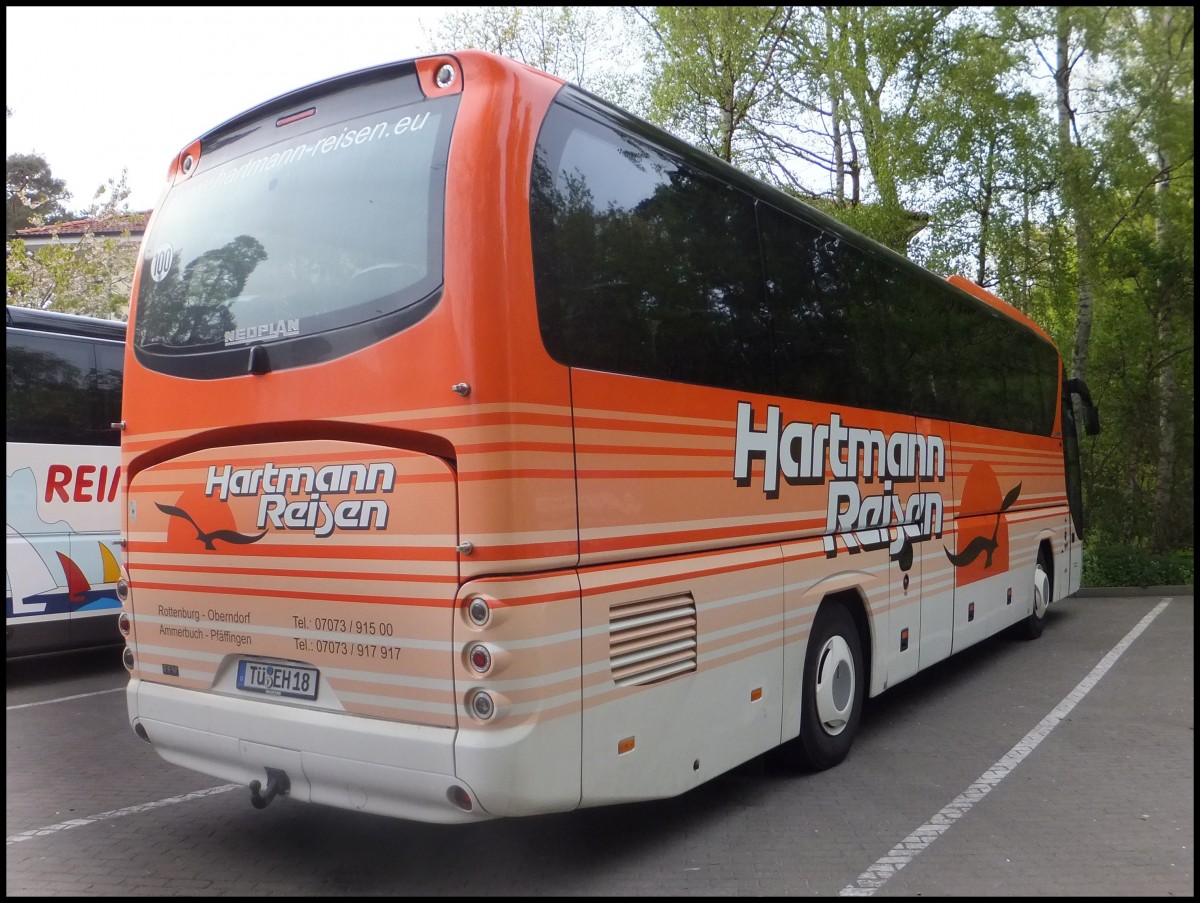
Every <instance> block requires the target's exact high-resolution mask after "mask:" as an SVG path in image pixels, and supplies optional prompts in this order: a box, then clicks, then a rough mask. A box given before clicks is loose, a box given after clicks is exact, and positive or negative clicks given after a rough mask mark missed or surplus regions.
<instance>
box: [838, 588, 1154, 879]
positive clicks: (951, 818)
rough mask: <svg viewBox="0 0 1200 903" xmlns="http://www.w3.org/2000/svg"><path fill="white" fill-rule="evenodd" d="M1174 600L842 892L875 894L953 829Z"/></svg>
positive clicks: (1146, 619)
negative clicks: (965, 785)
mask: <svg viewBox="0 0 1200 903" xmlns="http://www.w3.org/2000/svg"><path fill="white" fill-rule="evenodd" d="M1170 603H1171V600H1170V599H1163V600H1162V601H1161V602H1159V603H1158V605H1156V606H1155V607H1154V609H1153V610H1152V611H1151V612H1150V613H1149V614H1148V615H1146V616H1145V617H1144V618H1142V620H1141V621H1139V622H1138V623H1137V626H1135V627H1134V628H1133V629H1132V630H1131V631H1129V633H1127V634H1125V637H1124V639H1122V640H1121V642H1119V643H1117V645H1115V646H1114V647H1113V648H1112V649H1111V650H1110V651H1109V653H1108V655H1106V656H1104V658H1102V659H1100V662H1099V664H1097V665H1096V667H1095V668H1093V669H1092V671H1091V673H1090V674H1088V676H1087V677H1085V678H1084V679H1083V680H1081V681H1080V682H1079V683H1078V685H1076V687H1075V689H1074V690H1072V691H1071V692H1070V693H1068V694H1067V695H1066V696H1065V697H1064V698H1063V701H1062V702H1060V703H1059V704H1058V705H1057V706H1056V707H1055V709H1054V711H1052V712H1051V713H1050V714H1049V715H1047V716H1046V717H1045V718H1043V719H1042V721H1041V723H1040V724H1038V726H1037V727H1035V728H1034V729H1033V730H1032V731H1030V732H1029V733H1028V734H1026V735H1025V736H1024V738H1022V739H1021V741H1020V742H1019V743H1018V744H1017V745H1016V746H1014V747H1013V748H1012V749H1010V750H1009V751H1008V753H1007V754H1006V755H1005V756H1004V757H1003V758H1001V759H1000V761H998V762H997V763H996V764H995V765H993V766H992V767H991V768H989V769H988V770H987V771H985V772H984V773H983V774H981V775H980V776H979V777H978V778H977V779H976V780H975V783H974V784H972V785H971V786H970V787H968V788H967V789H966V790H964V791H963V792H962V793H961V794H960V795H959V796H958V797H957V798H955V799H954V801H953V802H951V803H950V804H949V805H948V806H946V807H945V808H944V809H942V811H941V812H938V813H937V814H936V815H934V816H933V818H931V819H930V820H929V821H927V822H926V823H925V824H923V825H921V826H920V827H919V828H917V829H916V830H915V831H913V832H912V833H911V834H909V835H908V836H907V837H906V838H904V840H902V841H900V843H899V844H897V845H896V846H895V847H893V848H892V850H891V852H889V853H888V854H887V855H886V856H884V857H882V858H881V859H878V860H876V862H875V864H874V865H872V866H871V867H870V868H869V869H867V870H866V871H865V872H863V873H862V874H861V875H859V876H858V881H857V882H855V883H854V884H850V885H847V886H846V887H843V888H842V890H841V892H840V893H839V896H842V897H869V896H871V895H873V894H874V893H875V891H877V890H879V888H881V887H883V885H884V884H885V883H886V882H887V880H888V879H889V878H891V877H892V875H894V874H896V872H898V871H900V869H902V868H904V867H905V866H906V865H908V864H909V863H910V862H912V861H913V860H914V859H916V858H917V856H919V855H920V854H921V853H922V852H924V850H925V849H926V848H927V847H928V846H929V845H930V844H931V843H933V842H934V841H935V840H937V839H938V838H939V837H941V836H942V835H943V834H945V833H946V832H947V831H949V830H950V828H951V827H952V826H953V825H954V823H955V822H956V821H957V820H958V819H960V818H962V817H963V816H964V815H966V814H967V813H968V812H969V811H970V810H971V808H972V807H973V806H974V805H975V804H976V803H977V802H979V801H980V800H981V799H983V798H984V797H985V796H987V795H988V793H989V792H991V790H992V788H993V787H995V786H996V785H997V784H999V783H1000V782H1001V781H1002V780H1004V778H1005V777H1006V776H1007V775H1008V774H1009V773H1010V772H1011V771H1012V770H1013V769H1015V768H1016V767H1017V766H1018V765H1020V764H1021V762H1022V761H1023V760H1024V759H1025V757H1026V756H1028V755H1029V754H1030V753H1031V752H1033V751H1034V750H1035V749H1036V748H1037V746H1038V744H1039V743H1041V742H1042V741H1043V740H1045V739H1046V737H1047V736H1049V734H1050V732H1051V731H1052V730H1054V728H1055V727H1057V726H1058V723H1059V722H1060V721H1062V720H1063V718H1065V717H1066V716H1067V715H1068V714H1070V712H1071V710H1072V709H1073V708H1075V706H1076V705H1077V704H1078V703H1079V701H1080V700H1082V699H1083V697H1085V696H1087V694H1088V693H1089V692H1090V691H1091V689H1092V687H1094V686H1095V685H1096V684H1097V683H1098V682H1099V681H1100V678H1102V677H1103V676H1104V675H1105V674H1107V673H1108V670H1109V668H1111V667H1112V666H1113V665H1114V664H1115V663H1116V661H1117V659H1119V658H1120V657H1121V655H1122V654H1123V653H1124V652H1125V650H1126V649H1128V648H1129V646H1130V644H1131V643H1132V642H1133V641H1134V640H1136V639H1137V638H1138V637H1139V636H1140V635H1141V633H1142V631H1144V630H1145V629H1146V628H1147V627H1149V626H1150V622H1151V621H1153V620H1154V619H1155V618H1157V617H1158V616H1159V614H1161V613H1162V611H1163V609H1165V608H1166V607H1167V606H1168V605H1169V604H1170Z"/></svg>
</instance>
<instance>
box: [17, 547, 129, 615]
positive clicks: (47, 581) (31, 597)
mask: <svg viewBox="0 0 1200 903" xmlns="http://www.w3.org/2000/svg"><path fill="white" fill-rule="evenodd" d="M96 544H97V546H99V552H100V574H99V575H98V576H99V577H100V579H99V581H98V582H97V583H96V584H94V585H93V584H92V582H91V581H89V580H88V578H87V576H86V575H85V574H84V572H83V569H82V568H81V567H80V566H79V565H78V564H76V563H75V561H74V560H73V559H72V558H71V557H70V556H68V555H66V554H64V553H63V552H59V551H57V550H56V551H55V553H54V554H55V555H56V556H57V558H58V562H59V564H60V565H61V566H62V570H63V576H64V579H65V585H64V584H61V583H60V582H59V581H58V579H56V578H55V577H54V575H53V574H52V573H51V571H50V568H49V567H47V565H46V562H45V560H44V559H43V558H42V556H41V555H40V554H38V551H37V549H36V548H35V547H34V545H33V543H31V542H29V540H28V539H26V538H25V537H24V536H21V535H20V534H16V535H13V534H11V533H10V535H9V537H8V544H7V549H6V561H5V571H6V574H7V577H8V593H7V594H6V595H7V597H8V598H7V600H6V601H7V605H6V608H7V612H6V616H7V617H10V618H11V617H20V616H22V615H56V614H60V615H65V614H70V613H72V612H81V611H89V612H90V611H101V610H103V609H106V608H113V609H115V608H120V607H121V602H120V600H118V599H117V595H116V591H115V587H116V582H117V580H118V579H120V576H121V568H120V565H118V564H117V557H116V556H115V555H114V554H113V553H112V550H111V549H109V548H108V546H106V545H105V544H104V543H103V542H100V541H97V543H96Z"/></svg>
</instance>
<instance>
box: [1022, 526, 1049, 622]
mask: <svg viewBox="0 0 1200 903" xmlns="http://www.w3.org/2000/svg"><path fill="white" fill-rule="evenodd" d="M1053 601H1054V578H1053V577H1052V576H1051V570H1050V556H1049V555H1048V554H1047V552H1046V550H1045V549H1044V548H1043V549H1041V550H1039V551H1038V560H1037V566H1036V567H1035V568H1034V569H1033V610H1032V611H1031V612H1030V613H1029V617H1027V618H1026V619H1025V620H1024V621H1023V622H1022V628H1023V629H1022V634H1023V636H1024V637H1025V638H1026V639H1029V640H1036V639H1037V638H1038V637H1040V636H1041V635H1042V629H1043V628H1044V627H1045V626H1046V611H1047V609H1049V608H1050V603H1051V602H1053Z"/></svg>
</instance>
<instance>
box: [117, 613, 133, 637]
mask: <svg viewBox="0 0 1200 903" xmlns="http://www.w3.org/2000/svg"><path fill="white" fill-rule="evenodd" d="M131 624H132V621H130V619H129V612H127V611H123V612H121V613H120V614H119V615H117V629H118V630H119V631H121V636H129V630H130V626H131Z"/></svg>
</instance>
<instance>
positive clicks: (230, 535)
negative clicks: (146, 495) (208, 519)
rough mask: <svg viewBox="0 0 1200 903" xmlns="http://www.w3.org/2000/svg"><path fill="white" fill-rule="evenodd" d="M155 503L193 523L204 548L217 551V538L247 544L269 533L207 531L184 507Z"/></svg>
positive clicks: (165, 512) (165, 511) (264, 531)
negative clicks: (251, 533)
mask: <svg viewBox="0 0 1200 903" xmlns="http://www.w3.org/2000/svg"><path fill="white" fill-rule="evenodd" d="M154 504H155V506H156V507H157V508H158V510H159V511H161V512H162V513H163V514H166V515H169V516H170V517H178V518H180V519H182V520H185V521H187V522H188V523H189V524H191V525H192V526H193V527H194V528H195V530H196V539H198V540H199V541H200V542H202V543H204V548H205V549H207V550H209V551H216V548H217V547H216V546H215V545H213V543H214V542H216V541H217V540H221V541H222V542H228V543H231V544H233V545H239V546H247V545H250V544H251V543H254V542H258V541H259V540H260V539H262V538H263V537H264V536H266V535H267V531H266V530H263V531H262V532H261V533H259V534H258V535H257V536H252V535H249V534H246V533H239V532H237V531H236V530H213V531H212V532H211V533H206V532H205V531H204V530H203V529H202V528H201V527H200V525H199V524H198V523H196V521H195V519H194V518H193V517H192V516H191V515H190V514H188V513H187V512H186V511H184V510H183V509H182V508H177V507H175V506H174V505H164V504H162V503H161V502H155V503H154Z"/></svg>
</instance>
